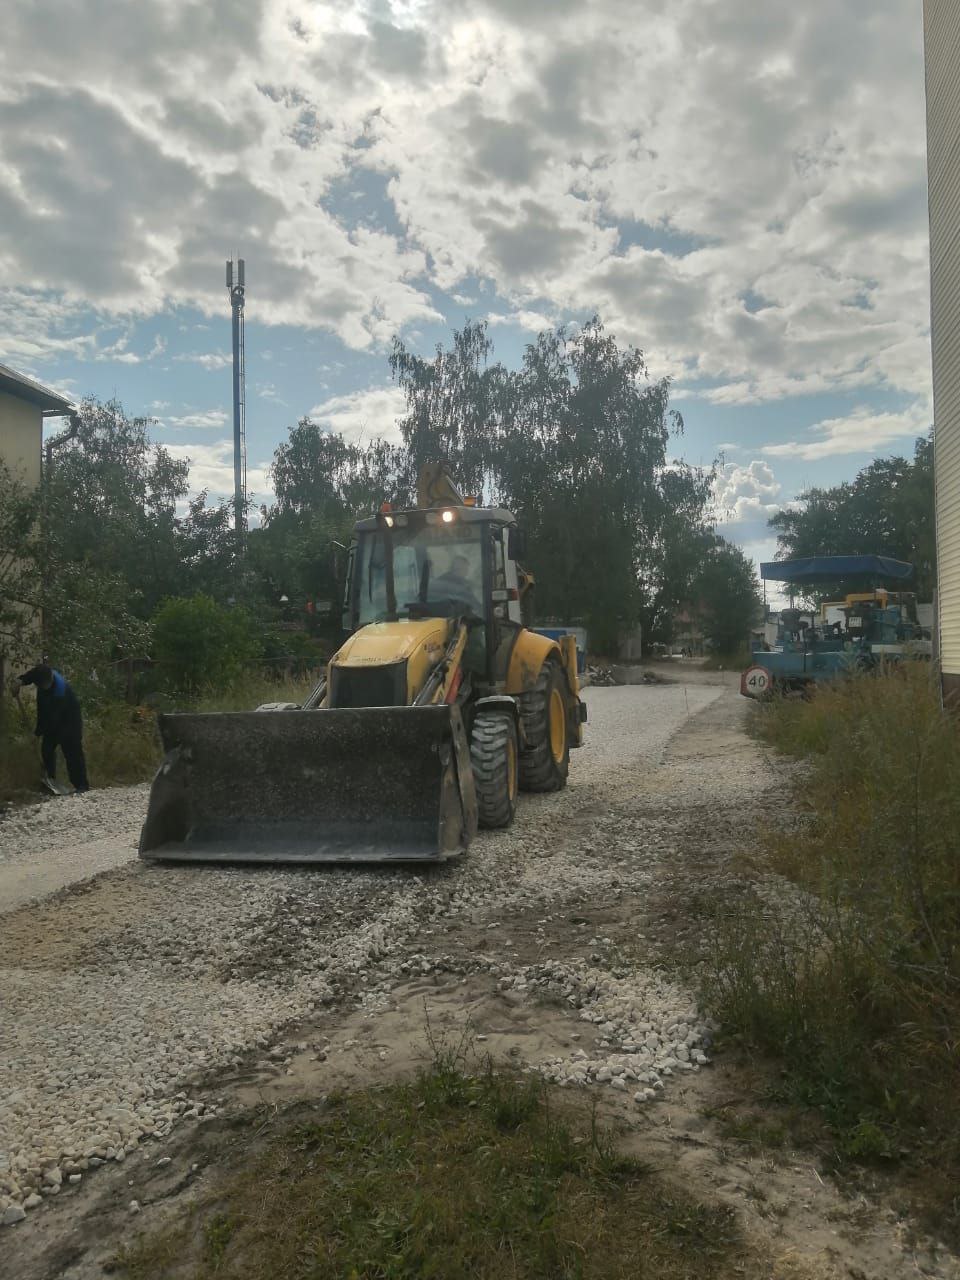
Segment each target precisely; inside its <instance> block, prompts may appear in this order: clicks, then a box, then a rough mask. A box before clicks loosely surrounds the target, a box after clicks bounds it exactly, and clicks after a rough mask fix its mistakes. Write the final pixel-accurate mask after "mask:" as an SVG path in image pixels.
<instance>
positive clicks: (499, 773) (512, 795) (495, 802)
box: [470, 711, 519, 827]
mask: <svg viewBox="0 0 960 1280" xmlns="http://www.w3.org/2000/svg"><path fill="white" fill-rule="evenodd" d="M518 754H519V753H518V750H517V726H516V722H515V720H514V718H513V716H512V715H506V714H504V713H503V712H482V711H481V712H480V713H479V714H478V715H477V716H476V717H475V719H474V721H473V730H472V732H471V734H470V761H471V764H472V765H473V782H474V786H475V787H476V792H477V815H478V817H479V820H480V826H481V827H509V825H510V823H511V822H512V821H513V818H514V814H515V813H516V811H517V789H518V782H519V778H518Z"/></svg>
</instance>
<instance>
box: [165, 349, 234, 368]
mask: <svg viewBox="0 0 960 1280" xmlns="http://www.w3.org/2000/svg"><path fill="white" fill-rule="evenodd" d="M173 358H174V360H176V361H178V362H180V363H187V364H199V365H202V367H203V368H204V369H225V368H226V367H227V365H229V364H231V363H232V362H233V356H232V355H231V354H230V353H229V352H228V351H202V352H198V353H197V354H189V355H179V356H174V357H173Z"/></svg>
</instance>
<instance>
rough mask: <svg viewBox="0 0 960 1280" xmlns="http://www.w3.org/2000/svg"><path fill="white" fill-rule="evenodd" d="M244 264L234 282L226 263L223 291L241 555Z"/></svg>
mask: <svg viewBox="0 0 960 1280" xmlns="http://www.w3.org/2000/svg"><path fill="white" fill-rule="evenodd" d="M244 277H245V273H244V263H243V259H242V258H238V259H237V272H236V279H234V272H233V259H232V258H230V259H228V261H227V290H228V292H229V294H230V310H231V311H232V313H233V502H234V519H235V522H236V524H235V527H236V533H237V550H238V552H239V553H240V554H241V555H242V554H243V549H244V544H245V542H246V536H245V535H246V521H247V421H246V419H247V412H246V409H247V406H246V380H247V379H246V362H245V355H244V340H243V299H244V292H245V288H246V283H245V278H244Z"/></svg>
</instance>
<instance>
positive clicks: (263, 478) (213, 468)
mask: <svg viewBox="0 0 960 1280" xmlns="http://www.w3.org/2000/svg"><path fill="white" fill-rule="evenodd" d="M164 448H165V449H167V451H168V452H169V453H170V454H171V455H172V456H173V457H174V458H177V459H180V460H183V459H186V460H187V461H188V462H189V463H190V491H191V493H199V492H200V491H201V490H203V489H206V490H207V492H208V493H209V495H210V497H211V498H212V499H213V500H214V501H216V500H218V499H220V498H227V499H229V498H232V497H233V441H232V440H216V441H214V442H213V443H212V444H206V443H197V442H194V443H191V444H165V445H164ZM268 466H269V463H267V462H258V463H256V464H255V465H253V466H250V465H249V463H248V465H247V493H248V495H249V497H250V500H251V501H252V502H253V501H255V502H256V503H260V502H264V501H268V502H269V501H270V500H272V497H273V488H272V486H271V484H270V479H269V476H268V475H267V468H268Z"/></svg>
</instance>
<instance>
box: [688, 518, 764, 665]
mask: <svg viewBox="0 0 960 1280" xmlns="http://www.w3.org/2000/svg"><path fill="white" fill-rule="evenodd" d="M693 596H694V599H695V600H696V601H697V604H698V606H699V610H700V615H701V618H702V625H703V632H704V635H705V636H706V638H707V640H708V641H709V642H710V647H711V648H712V650H713V651H714V653H718V654H735V653H737V651H738V650H740V649H743V648H745V646H746V644H747V641H748V639H749V635H750V628H751V626H752V625H753V622H754V619H755V618H756V615H757V610H758V606H759V603H760V589H759V585H758V582H757V574H756V570H755V569H754V567H753V562H752V561H751V560H748V559H747V557H746V556H745V555H744V554H743V552H742V551H741V550H740V548H739V547H735V546H732V545H731V544H730V543H729V542H726V541H725V540H724V539H722V538H718V539H716V542H715V545H714V546H713V547H712V548H711V549H710V550H709V551H708V552H707V554H706V556H705V557H704V558H703V560H702V562H701V564H700V567H699V569H698V571H697V574H696V578H695V581H694V587H693Z"/></svg>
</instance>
